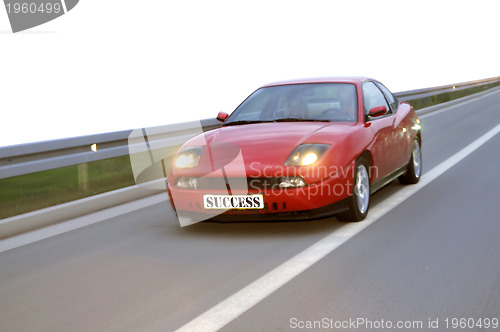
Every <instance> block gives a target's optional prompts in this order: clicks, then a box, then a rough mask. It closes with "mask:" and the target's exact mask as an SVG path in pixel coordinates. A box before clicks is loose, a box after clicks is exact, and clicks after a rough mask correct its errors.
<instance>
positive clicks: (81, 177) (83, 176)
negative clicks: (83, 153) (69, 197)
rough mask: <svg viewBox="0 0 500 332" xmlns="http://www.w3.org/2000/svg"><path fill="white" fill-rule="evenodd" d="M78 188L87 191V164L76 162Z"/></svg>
mask: <svg viewBox="0 0 500 332" xmlns="http://www.w3.org/2000/svg"><path fill="white" fill-rule="evenodd" d="M78 188H79V189H80V191H81V192H88V191H89V164H88V163H83V164H78Z"/></svg>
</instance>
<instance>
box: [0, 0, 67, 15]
mask: <svg viewBox="0 0 500 332" xmlns="http://www.w3.org/2000/svg"><path fill="white" fill-rule="evenodd" d="M6 7H7V13H9V14H11V13H14V14H44V13H45V14H52V13H54V14H59V13H60V12H61V11H62V10H63V9H62V6H61V4H60V3H54V4H52V3H50V2H47V3H43V2H42V3H41V4H36V3H33V2H32V3H26V2H24V3H18V2H16V3H14V4H10V3H8V4H7V5H6Z"/></svg>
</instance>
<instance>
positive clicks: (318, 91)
mask: <svg viewBox="0 0 500 332" xmlns="http://www.w3.org/2000/svg"><path fill="white" fill-rule="evenodd" d="M357 109H358V107H357V94H356V86H355V85H354V84H350V83H307V84H290V85H278V86H270V87H265V88H260V89H258V90H257V91H255V92H254V93H253V94H251V95H250V96H249V97H248V98H247V99H246V100H245V101H244V102H243V103H242V104H241V105H240V106H239V107H238V108H237V109H236V110H235V111H234V112H233V113H232V114H231V116H230V117H229V118H228V119H227V120H226V121H225V122H224V125H225V126H227V125H239V124H249V123H259V122H281V121H283V122H287V121H290V122H292V121H343V122H355V121H357V119H358V112H357Z"/></svg>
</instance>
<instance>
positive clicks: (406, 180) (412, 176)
mask: <svg viewBox="0 0 500 332" xmlns="http://www.w3.org/2000/svg"><path fill="white" fill-rule="evenodd" d="M421 174H422V151H421V149H420V142H419V140H418V139H416V140H415V141H413V150H412V152H411V157H410V162H409V163H408V166H407V168H406V172H405V173H404V174H403V175H401V176H400V177H399V178H398V179H399V182H401V183H402V184H415V183H417V182H418V181H419V180H420V175H421Z"/></svg>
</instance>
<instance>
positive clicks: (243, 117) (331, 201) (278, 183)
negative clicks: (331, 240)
mask: <svg viewBox="0 0 500 332" xmlns="http://www.w3.org/2000/svg"><path fill="white" fill-rule="evenodd" d="M217 119H218V120H219V121H221V122H222V125H221V126H220V127H219V128H217V129H214V130H211V131H208V132H205V133H203V134H201V135H198V136H196V137H194V138H192V139H190V140H189V141H187V142H186V143H185V144H184V145H183V146H182V147H181V148H180V150H179V152H178V153H177V155H176V156H175V158H174V161H173V165H172V168H171V170H170V174H169V176H168V191H169V195H170V199H171V203H172V206H173V207H174V209H175V211H176V212H177V215H178V217H179V221H180V222H181V225H183V226H184V225H188V224H191V223H194V222H198V221H202V220H207V219H215V220H221V221H235V220H267V219H271V220H276V219H280V220H294V219H311V218H322V217H326V216H331V215H337V218H339V219H341V220H345V221H361V220H363V219H364V218H365V217H366V215H367V213H368V209H369V206H370V194H372V193H373V192H375V191H377V190H378V189H380V188H381V187H383V186H384V185H386V184H388V183H389V182H391V181H393V180H394V179H396V178H398V179H399V180H400V182H402V183H408V184H412V183H417V182H418V180H419V178H420V174H421V171H422V157H421V142H422V140H421V133H420V120H419V119H418V117H417V115H416V113H415V112H414V110H413V108H412V107H411V106H410V105H409V104H407V103H404V102H399V101H398V100H397V98H396V97H395V96H394V95H393V94H392V93H391V92H390V91H389V90H388V89H387V88H386V87H385V86H384V85H382V84H381V83H380V82H378V81H376V80H374V79H370V78H365V77H333V78H317V79H302V80H293V81H285V82H277V83H271V84H267V85H265V86H263V87H261V88H259V89H257V90H256V91H255V92H254V93H252V94H251V95H250V96H249V97H248V98H247V99H246V100H245V101H243V103H241V105H240V106H238V108H236V110H235V111H234V112H233V113H232V114H231V115H228V114H226V113H222V112H221V113H219V114H218V116H217Z"/></svg>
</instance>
